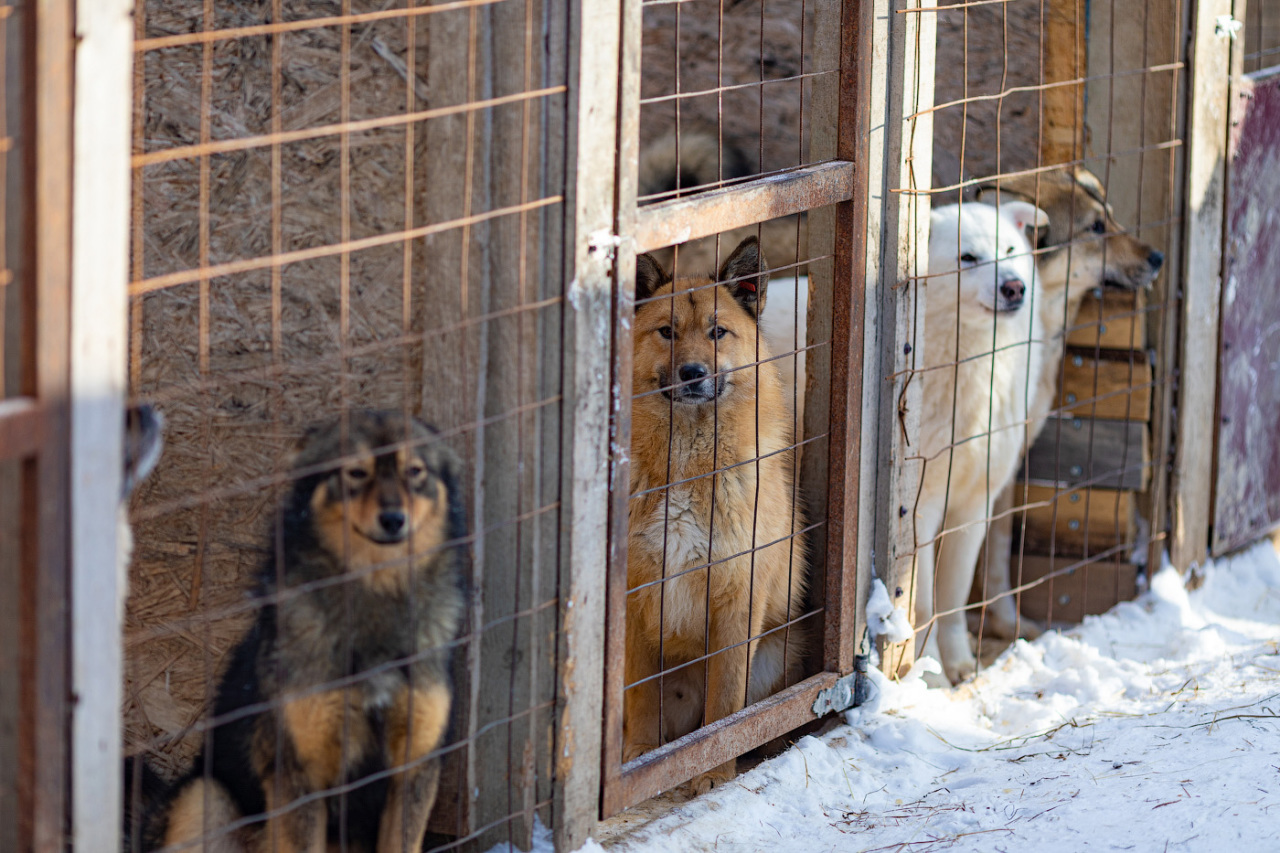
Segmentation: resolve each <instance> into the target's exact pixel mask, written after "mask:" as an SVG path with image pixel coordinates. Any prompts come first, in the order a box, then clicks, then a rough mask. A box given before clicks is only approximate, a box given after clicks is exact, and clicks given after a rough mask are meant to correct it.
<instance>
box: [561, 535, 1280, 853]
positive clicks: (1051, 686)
mask: <svg viewBox="0 0 1280 853" xmlns="http://www.w3.org/2000/svg"><path fill="white" fill-rule="evenodd" d="M1201 579H1202V583H1201V584H1200V586H1199V587H1198V588H1197V589H1195V590H1194V591H1190V592H1188V591H1187V590H1186V589H1185V587H1184V584H1183V580H1182V578H1181V577H1180V576H1179V575H1178V574H1177V573H1176V572H1174V571H1173V570H1172V569H1170V568H1168V567H1166V568H1164V569H1163V570H1162V571H1161V572H1159V573H1158V574H1157V575H1156V576H1155V578H1154V579H1153V581H1152V583H1151V588H1150V590H1148V591H1147V592H1146V593H1145V594H1144V595H1143V596H1142V597H1141V598H1140V599H1139V600H1137V601H1134V602H1126V603H1123V604H1120V605H1119V606H1117V607H1116V608H1114V609H1113V610H1112V611H1111V612H1109V613H1107V614H1106V615H1104V616H1100V617H1090V618H1089V619H1087V620H1086V621H1085V623H1084V624H1083V625H1081V626H1079V627H1077V628H1075V629H1073V630H1070V631H1067V632H1065V633H1057V632H1049V633H1046V634H1045V635H1044V636H1042V637H1041V638H1039V639H1038V640H1036V641H1035V642H1032V643H1027V642H1018V643H1016V644H1015V645H1013V646H1012V647H1010V648H1009V649H1008V650H1007V651H1006V652H1005V653H1004V654H1003V655H1002V656H1001V657H1000V658H999V659H998V660H997V661H996V662H995V664H993V665H992V666H991V667H990V668H988V669H987V670H985V671H984V672H983V673H981V674H980V675H979V676H978V678H977V679H975V680H974V681H973V682H971V683H970V684H967V685H963V686H961V687H959V688H956V689H953V690H927V689H926V688H925V685H924V683H923V682H922V681H921V680H920V679H919V677H911V676H909V677H908V679H907V680H905V681H903V682H901V683H894V682H889V681H887V680H886V679H884V678H883V677H882V676H880V675H879V673H878V672H877V673H874V675H873V677H874V678H875V682H876V688H877V689H876V695H875V697H874V698H873V700H872V701H871V702H870V703H869V704H868V705H865V706H863V707H861V708H858V709H855V710H853V711H850V712H848V713H846V714H845V721H844V724H841V725H836V726H833V727H831V728H830V729H829V730H827V731H826V732H825V733H823V734H821V735H819V736H814V737H806V738H804V739H802V740H801V741H800V742H799V743H797V744H796V745H795V746H794V747H793V748H791V749H790V750H788V751H787V752H785V753H783V754H782V755H780V756H778V757H777V758H774V759H772V760H769V761H766V762H764V763H762V764H760V765H759V766H758V767H756V768H755V769H753V770H751V771H750V772H747V773H744V774H743V775H741V776H740V777H738V778H737V779H736V780H735V781H734V782H733V783H731V784H729V785H726V786H724V787H722V788H720V789H717V790H715V791H713V792H711V793H710V794H708V795H706V796H703V797H699V798H697V799H694V800H690V801H688V802H685V803H682V804H680V805H677V806H675V807H674V808H672V809H671V810H670V811H668V812H666V813H665V814H663V815H662V816H661V817H658V818H656V819H654V820H652V821H650V822H649V823H647V824H644V825H643V826H641V827H639V828H637V829H634V830H632V831H630V832H629V833H627V834H626V835H624V836H622V837H621V838H620V839H617V840H616V842H615V843H614V844H611V849H613V850H625V851H628V853H631V851H635V853H659V851H661V853H669V851H685V850H690V851H704V850H706V851H710V850H716V851H759V850H769V851H790V850H794V851H803V853H818V851H825V850H838V851H898V850H901V851H922V850H982V851H986V850H991V851H1004V850H1007V851H1025V850H1034V851H1038V853H1042V852H1043V851H1080V850H1137V851H1145V850H1155V851H1164V850H1170V851H1173V850H1207V849H1213V847H1214V846H1216V845H1219V844H1223V843H1226V844H1228V845H1229V849H1230V850H1231V851H1232V853H1244V851H1270V850H1277V849H1280V840H1277V836H1278V835H1280V832H1278V829H1277V828H1278V827H1280V738H1277V719H1278V718H1280V560H1278V559H1277V554H1276V551H1275V549H1274V548H1273V547H1272V546H1271V545H1270V543H1262V544H1259V545H1256V546H1254V547H1253V548H1251V549H1249V550H1247V551H1245V552H1242V553H1240V554H1238V555H1236V556H1234V557H1230V558H1227V559H1223V560H1220V561H1218V562H1216V563H1214V564H1210V565H1209V566H1208V567H1206V568H1205V569H1204V570H1203V572H1202V574H1201ZM881 615H882V616H885V617H887V618H886V619H885V624H884V629H885V630H886V631H890V632H893V631H894V628H896V626H894V628H891V627H890V625H889V624H888V618H891V614H881ZM1272 808H1277V814H1276V815H1275V816H1272V815H1271V814H1270V811H1271V809H1272ZM544 843H545V842H544ZM548 849H549V848H548ZM584 849H587V850H593V851H599V850H600V849H601V848H600V847H599V845H597V844H596V843H595V842H590V843H589V844H588V845H587V848H584Z"/></svg>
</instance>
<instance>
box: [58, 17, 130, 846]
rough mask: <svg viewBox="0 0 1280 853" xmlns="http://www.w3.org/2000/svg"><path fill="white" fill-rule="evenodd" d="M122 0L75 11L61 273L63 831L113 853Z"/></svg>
mask: <svg viewBox="0 0 1280 853" xmlns="http://www.w3.org/2000/svg"><path fill="white" fill-rule="evenodd" d="M132 16H133V0H78V2H77V4H76V36H77V38H78V41H77V45H76V96H75V149H74V158H75V178H76V179H75V187H74V190H73V192H74V198H73V210H74V217H75V218H74V222H73V228H72V261H71V263H72V270H71V275H72V279H71V334H72V339H73V341H74V345H73V347H72V350H71V391H72V406H71V482H72V483H73V488H72V489H71V567H72V580H71V607H72V610H71V619H72V624H73V625H74V626H75V630H74V631H73V632H72V649H71V659H72V689H73V690H74V691H75V695H76V697H77V701H76V703H75V707H74V716H73V718H72V741H71V758H72V765H71V806H72V813H71V834H72V844H73V846H74V847H75V849H77V850H86V851H97V850H101V851H108V850H115V849H116V835H117V833H118V832H119V829H118V827H119V825H120V809H121V791H120V773H119V768H120V762H121V725H120V707H121V701H122V693H123V690H122V686H123V684H124V671H123V655H124V649H123V633H122V630H123V624H122V620H123V615H124V599H125V595H126V592H127V588H128V580H127V576H126V575H125V572H126V571H127V567H125V566H119V565H117V559H118V554H119V548H118V543H117V542H116V538H117V534H118V532H119V531H118V525H117V521H116V515H117V509H116V507H117V504H118V502H119V495H120V494H121V491H122V486H123V484H122V482H121V481H122V472H123V471H124V459H123V457H124V396H125V386H126V384H127V375H126V374H127V367H128V364H127V362H128V350H127V347H128V281H129V257H128V249H129V207H130V195H129V187H130V177H131V175H130V167H129V158H130V154H131V147H132V139H131V132H132V125H131V121H130V118H131V115H132V112H131V111H132V103H133V17H132Z"/></svg>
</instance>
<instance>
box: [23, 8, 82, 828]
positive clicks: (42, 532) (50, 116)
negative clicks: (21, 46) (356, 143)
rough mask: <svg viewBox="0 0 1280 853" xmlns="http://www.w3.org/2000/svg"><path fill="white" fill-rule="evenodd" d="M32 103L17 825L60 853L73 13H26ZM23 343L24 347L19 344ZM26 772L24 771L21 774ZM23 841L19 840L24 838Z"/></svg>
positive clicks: (65, 706) (65, 709)
mask: <svg viewBox="0 0 1280 853" xmlns="http://www.w3.org/2000/svg"><path fill="white" fill-rule="evenodd" d="M26 13H27V16H28V19H27V21H26V24H27V26H28V27H29V28H30V29H29V30H28V32H30V34H31V35H30V39H31V40H30V41H29V42H28V44H29V45H30V46H31V61H32V63H33V64H32V65H31V66H30V68H31V73H32V75H33V76H32V81H33V95H32V98H31V101H32V112H31V113H30V114H29V115H30V121H29V123H28V125H27V126H28V127H31V128H33V133H32V136H31V137H30V139H31V144H30V147H29V148H28V150H27V152H26V154H27V156H28V158H29V160H28V163H29V164H30V166H29V169H30V171H29V174H30V175H32V184H31V192H32V207H31V213H30V218H29V221H30V222H32V223H38V227H32V228H31V229H30V234H29V237H30V239H31V248H30V251H31V253H32V259H33V263H32V267H31V269H32V275H33V281H32V289H31V291H29V293H31V294H33V296H34V299H33V300H32V304H30V305H28V306H27V310H28V312H30V313H29V314H28V317H29V320H30V325H29V326H28V331H29V333H30V334H31V335H33V339H34V352H35V358H34V359H33V360H32V364H30V365H26V366H25V369H27V370H28V371H30V372H33V373H34V375H30V376H29V379H28V383H27V384H28V389H27V393H34V396H36V397H37V398H38V400H39V402H40V404H41V406H42V407H43V408H44V412H45V415H44V418H45V420H44V423H45V427H46V429H45V444H44V448H43V450H42V451H41V453H40V455H39V457H38V460H37V461H36V462H35V463H34V464H33V465H31V466H30V468H29V470H28V476H34V477H35V478H36V486H35V488H36V490H37V494H38V498H37V501H36V503H35V505H34V506H30V507H24V510H25V511H26V513H27V514H26V516H25V518H24V524H25V525H30V526H28V527H26V529H27V530H29V531H30V530H35V531H38V533H37V534H36V535H35V536H33V537H32V539H33V540H35V541H34V542H33V545H34V548H32V550H31V552H30V553H28V554H27V555H26V557H27V558H26V559H24V563H23V566H24V577H23V589H22V592H21V594H22V596H23V620H24V628H23V637H22V642H23V645H24V649H23V654H24V659H23V665H24V666H23V689H24V693H25V696H24V701H23V717H22V724H21V731H22V737H23V738H25V739H26V743H25V746H26V750H25V754H24V755H23V756H22V758H23V760H24V766H23V767H22V768H21V769H20V771H19V772H20V773H22V774H23V775H24V776H25V779H24V783H25V784H24V787H23V797H22V798H21V799H22V800H23V802H22V803H21V804H20V806H19V808H20V817H27V816H29V819H30V824H29V826H30V844H31V848H32V849H33V850H35V851H39V853H44V851H50V853H52V851H55V850H57V851H61V850H64V849H65V848H66V846H67V816H68V815H67V793H68V792H67V761H68V748H67V745H68V734H69V729H68V723H69V719H68V716H69V713H70V702H69V699H70V683H69V676H70V661H69V655H70V650H69V648H68V631H69V627H70V626H69V615H70V614H69V612H68V606H67V604H68V595H69V592H70V585H69V580H70V579H69V576H68V575H69V572H68V559H69V553H68V551H69V549H68V539H69V535H70V525H69V519H68V506H67V497H68V494H67V493H68V484H69V480H68V478H69V471H68V464H67V447H68V443H69V436H68V432H69V423H68V420H69V419H68V398H69V396H70V385H69V374H70V371H69V367H68V359H69V356H70V339H69V330H70V316H69V312H68V309H69V304H68V303H69V295H70V284H71V174H72V173H71V162H72V160H71V157H72V152H71V131H72V123H71V108H72V103H73V100H72V82H73V79H74V76H73V68H72V60H73V42H72V35H73V33H72V18H73V5H72V3H71V2H70V0H37V2H34V3H32V4H30V5H28V6H27V7H26ZM29 340H31V338H29ZM26 762H29V763H26ZM23 841H26V839H25V838H24V839H23Z"/></svg>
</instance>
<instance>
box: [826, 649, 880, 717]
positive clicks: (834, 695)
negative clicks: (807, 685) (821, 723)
mask: <svg viewBox="0 0 1280 853" xmlns="http://www.w3.org/2000/svg"><path fill="white" fill-rule="evenodd" d="M870 697H871V681H870V679H868V678H867V656H866V655H858V656H857V657H855V658H854V659H853V672H851V673H849V674H848V675H846V676H844V677H843V678H841V679H839V680H837V681H836V683H835V684H833V685H831V686H830V687H828V688H827V689H826V690H819V691H818V698H816V699H815V700H814V701H813V713H815V714H817V715H818V716H819V717H825V716H826V715H827V714H835V713H837V712H839V711H847V710H849V709H850V708H856V707H858V706H859V705H861V704H863V703H864V702H866V701H867V699H869V698H870Z"/></svg>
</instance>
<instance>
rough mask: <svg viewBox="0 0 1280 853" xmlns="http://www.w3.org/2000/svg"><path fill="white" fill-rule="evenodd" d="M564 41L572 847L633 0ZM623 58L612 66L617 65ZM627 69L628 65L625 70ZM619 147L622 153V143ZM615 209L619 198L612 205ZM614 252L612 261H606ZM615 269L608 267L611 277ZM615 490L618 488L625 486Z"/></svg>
mask: <svg viewBox="0 0 1280 853" xmlns="http://www.w3.org/2000/svg"><path fill="white" fill-rule="evenodd" d="M570 12H571V15H572V18H571V24H570V32H569V42H568V60H569V69H570V70H569V87H570V91H571V92H575V93H576V97H572V98H571V99H570V104H569V123H568V127H569V133H568V137H567V142H568V148H569V151H568V155H569V156H568V159H567V162H568V163H569V164H570V166H569V169H568V174H570V175H575V176H576V180H575V181H570V182H569V184H568V187H567V189H568V194H569V197H568V199H567V201H566V217H567V219H568V227H567V229H566V234H565V245H566V246H568V247H571V249H570V252H569V254H568V256H569V257H570V258H571V259H572V260H571V264H572V266H571V268H570V269H568V270H566V271H565V281H566V282H567V285H566V287H567V293H566V295H567V299H566V302H565V305H564V330H565V331H564V334H565V337H564V348H563V352H564V395H565V402H564V406H563V411H564V422H563V423H564V426H563V436H564V444H563V445H562V451H561V456H562V460H563V465H564V467H563V476H562V478H561V483H562V485H561V494H562V501H563V506H562V509H561V516H560V517H561V523H562V528H561V542H562V543H563V548H564V558H563V559H564V561H565V562H564V564H563V565H564V569H563V573H562V576H561V588H560V602H561V604H560V635H559V636H560V653H559V656H558V658H559V661H560V671H559V673H558V691H557V702H558V708H559V719H558V720H557V721H556V738H555V757H556V763H555V767H556V783H555V798H556V807H555V827H554V831H555V845H556V849H557V850H566V851H567V850H576V849H578V848H579V847H581V846H582V844H583V843H584V842H585V841H586V840H587V837H588V836H589V835H590V834H591V832H592V831H593V830H594V828H595V824H596V819H597V818H598V816H599V813H600V772H601V764H600V752H601V744H602V731H603V729H602V724H603V720H602V715H601V708H602V707H603V706H604V669H603V666H602V663H603V662H602V661H601V656H600V650H601V649H603V648H605V604H606V597H605V575H606V572H605V568H606V566H607V565H608V528H609V479H608V477H606V476H604V472H606V471H608V470H609V468H610V453H609V413H610V408H611V405H610V404H611V401H612V396H611V393H610V384H611V355H612V353H611V346H612V334H613V330H612V318H613V315H614V308H615V305H614V302H615V300H614V294H615V290H614V288H615V269H617V270H619V271H620V270H622V269H624V268H626V267H630V268H631V269H632V270H633V272H632V276H634V267H635V260H634V257H633V253H632V252H630V251H628V250H629V248H630V247H628V246H619V245H618V243H617V242H616V241H615V240H613V239H612V235H614V234H616V233H618V231H617V230H615V229H618V223H617V220H616V218H615V207H614V199H615V180H616V176H617V175H618V171H619V170H618V163H619V161H621V162H622V163H623V164H627V165H628V166H629V168H627V169H625V170H624V171H625V173H626V174H627V175H628V176H629V179H628V182H627V187H628V188H629V192H630V196H631V204H630V209H633V208H634V206H635V205H634V197H635V173H636V162H637V161H636V159H635V150H634V146H635V143H636V139H637V135H636V134H626V133H624V134H623V135H622V137H621V138H619V135H618V103H619V76H621V77H622V79H624V80H626V79H631V80H632V81H633V83H634V85H636V86H638V85H639V65H638V62H639V53H638V51H635V52H634V55H632V56H631V59H632V60H633V61H634V62H635V63H636V64H635V65H634V67H624V66H623V65H622V64H621V61H622V44H621V37H622V26H623V25H624V23H625V25H626V26H627V27H628V28H629V34H630V35H631V36H633V37H634V39H635V40H636V43H637V44H638V42H639V29H638V24H639V12H640V4H639V2H637V0H630V2H626V3H621V4H619V3H595V2H589V0H575V1H574V2H571V4H570ZM620 68H622V69H623V70H622V72H621V75H620V73H619V69H620ZM627 72H631V73H630V74H628V73H627ZM620 146H625V147H626V151H625V152H624V151H621V150H620ZM622 207H623V208H624V209H626V206H625V205H624V206H622ZM615 262H616V265H615ZM624 277H625V276H623V275H621V273H619V278H624ZM624 488H625V486H624Z"/></svg>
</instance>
